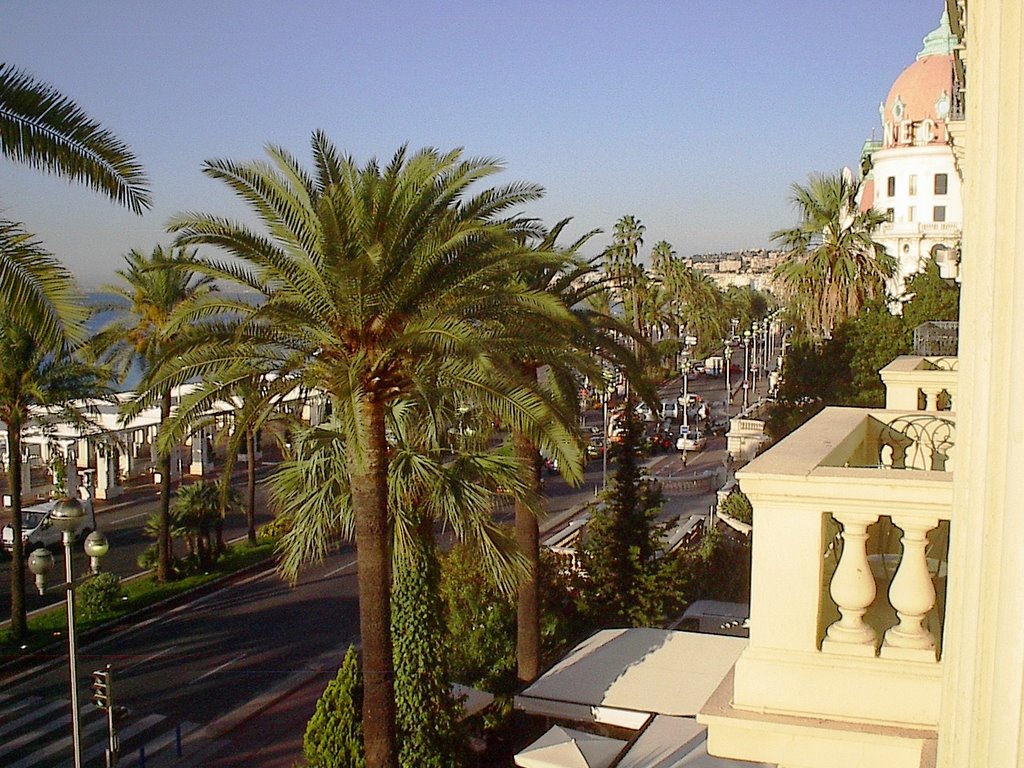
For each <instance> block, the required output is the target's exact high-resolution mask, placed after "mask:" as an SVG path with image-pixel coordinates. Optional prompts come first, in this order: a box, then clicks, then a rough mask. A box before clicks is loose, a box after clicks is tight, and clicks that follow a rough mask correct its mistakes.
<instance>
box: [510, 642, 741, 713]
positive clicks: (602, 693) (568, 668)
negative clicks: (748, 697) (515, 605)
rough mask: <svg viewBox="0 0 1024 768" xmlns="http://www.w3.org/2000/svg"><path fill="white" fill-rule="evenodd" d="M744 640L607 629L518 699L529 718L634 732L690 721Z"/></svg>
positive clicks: (725, 670)
mask: <svg viewBox="0 0 1024 768" xmlns="http://www.w3.org/2000/svg"><path fill="white" fill-rule="evenodd" d="M746 646H747V640H746V639H745V638H739V637H724V636H720V635H705V634H698V633H696V632H678V631H673V630H667V629H651V628H639V629H606V630H602V631H600V632H597V633H596V634H594V635H592V636H591V637H590V638H588V639H587V640H585V641H583V642H582V643H580V644H579V645H578V646H576V647H575V648H574V649H573V650H572V651H571V652H570V653H569V655H568V656H566V657H565V658H564V659H563V660H562V661H560V662H559V663H558V664H556V665H555V666H554V667H552V668H551V669H550V670H548V672H547V673H545V674H544V675H542V676H541V677H540V679H538V680H537V681H536V682H535V683H533V685H531V686H530V687H529V688H527V689H526V690H525V691H523V693H522V694H520V695H519V696H516V699H515V707H516V709H520V710H522V711H524V712H526V713H528V714H536V715H544V716H547V717H558V718H563V719H567V720H572V721H575V722H598V723H606V724H609V725H616V726H619V727H623V728H631V729H634V730H635V729H639V728H641V727H642V726H643V725H644V723H645V722H646V721H647V720H648V718H649V717H650V716H651V715H656V714H657V715H674V716H677V717H693V716H695V715H696V714H697V712H699V711H700V708H701V707H702V706H703V705H704V703H705V702H706V701H707V700H708V698H709V697H710V696H711V694H712V693H713V692H714V691H715V689H716V688H717V687H718V684H719V683H720V682H721V681H722V678H724V677H725V675H726V673H727V672H728V671H729V670H730V669H731V668H732V666H733V664H735V662H736V659H737V658H739V655H740V653H742V652H743V649H744V648H746Z"/></svg>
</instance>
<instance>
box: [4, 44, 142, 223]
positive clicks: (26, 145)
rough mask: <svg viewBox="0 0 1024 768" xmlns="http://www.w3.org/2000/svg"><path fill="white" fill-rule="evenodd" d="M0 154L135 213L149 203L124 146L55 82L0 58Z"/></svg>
mask: <svg viewBox="0 0 1024 768" xmlns="http://www.w3.org/2000/svg"><path fill="white" fill-rule="evenodd" d="M0 152H2V153H3V154H4V155H6V156H7V157H10V158H12V159H14V160H16V161H18V162H21V163H25V164H27V165H30V166H32V167H33V168H38V169H40V170H43V171H48V172H50V173H57V174H59V175H61V176H64V177H65V178H68V179H72V180H74V181H80V182H82V183H83V184H86V185H88V186H90V187H92V188H93V189H95V190H96V191H98V192H102V193H103V194H105V195H107V196H108V197H109V198H110V199H111V200H113V201H115V202H117V203H119V204H121V205H123V206H125V207H126V208H128V209H129V210H131V211H133V212H134V213H142V212H143V211H144V210H147V209H148V208H149V207H150V206H151V205H152V201H151V199H150V196H149V189H148V188H147V184H148V182H147V181H146V176H145V174H144V173H143V171H142V166H141V165H139V163H138V161H137V160H136V159H135V156H134V155H133V154H132V152H131V150H130V149H129V148H128V145H127V144H125V143H124V142H122V141H121V140H120V139H118V138H117V137H116V136H114V135H113V134H112V133H111V132H110V131H108V130H106V129H104V128H103V127H102V126H101V125H100V124H99V123H97V122H96V121H94V120H92V119H91V118H90V117H89V116H88V115H86V114H85V112H84V111H83V110H82V109H81V107H79V106H78V105H77V104H75V103H74V102H73V101H72V100H71V99H69V98H67V97H66V96H64V95H63V94H61V93H60V92H59V91H57V90H56V89H55V88H53V86H51V85H47V84H46V83H41V82H39V81H38V80H36V79H35V78H34V77H32V76H31V75H29V74H28V73H26V72H24V71H22V70H19V69H17V68H16V67H13V66H11V65H10V64H5V63H2V62H0Z"/></svg>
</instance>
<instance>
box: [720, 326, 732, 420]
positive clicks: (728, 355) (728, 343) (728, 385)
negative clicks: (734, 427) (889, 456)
mask: <svg viewBox="0 0 1024 768" xmlns="http://www.w3.org/2000/svg"><path fill="white" fill-rule="evenodd" d="M722 345H723V346H724V347H725V420H726V421H729V419H730V418H732V417H731V416H730V415H729V404H730V403H731V402H732V382H731V378H730V377H731V373H732V372H731V371H730V370H729V369H730V368H732V339H725V340H723V341H722Z"/></svg>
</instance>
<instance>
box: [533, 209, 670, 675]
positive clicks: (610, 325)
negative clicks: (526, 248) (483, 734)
mask: <svg viewBox="0 0 1024 768" xmlns="http://www.w3.org/2000/svg"><path fill="white" fill-rule="evenodd" d="M570 221H571V219H563V220H561V221H559V222H558V223H557V224H556V225H555V226H554V227H553V228H552V229H551V230H550V231H548V232H542V233H540V238H539V240H538V241H537V242H536V244H535V245H534V246H533V250H534V252H535V253H537V254H552V255H554V256H555V257H556V258H555V259H554V260H547V261H542V262H539V263H537V264H535V265H533V266H532V267H528V268H524V269H522V270H520V271H519V272H518V273H517V275H516V279H517V280H519V281H521V282H522V284H523V285H524V286H525V287H527V288H529V289H530V290H533V291H538V292H543V293H545V294H547V295H549V296H551V297H552V298H554V299H555V300H557V301H558V302H559V303H561V304H562V305H564V306H565V307H568V308H569V309H570V311H571V315H570V316H569V317H568V318H565V319H564V320H562V321H561V322H559V323H557V324H549V325H547V326H543V327H540V326H534V328H533V331H532V332H533V334H534V335H535V336H537V337H540V338H543V340H544V344H543V346H540V345H537V344H535V345H533V346H532V347H530V348H524V349H520V350H518V354H517V358H516V362H517V364H518V365H519V366H520V367H521V368H522V370H523V373H524V374H525V376H526V378H527V379H528V380H529V381H531V382H533V383H534V385H535V386H540V377H539V372H540V369H541V368H542V367H544V366H547V376H546V377H545V382H546V385H547V387H548V389H549V391H550V392H551V396H552V397H553V398H554V399H555V400H556V401H557V402H559V403H560V404H561V406H562V407H563V408H565V409H568V410H571V411H572V412H573V413H574V415H575V414H576V411H577V409H578V407H579V400H578V396H577V393H578V391H579V380H580V379H581V378H582V377H584V376H589V377H590V378H591V379H593V380H599V379H600V378H601V375H602V372H601V366H600V362H599V360H598V358H597V356H596V355H595V352H596V353H597V355H599V356H601V357H604V358H606V359H609V360H612V361H613V362H614V363H615V364H616V365H618V366H619V367H620V368H622V369H623V370H625V371H626V372H627V375H628V377H629V379H630V380H631V381H632V382H633V383H634V385H636V386H638V387H639V391H641V392H644V393H646V394H647V395H648V398H649V399H653V397H654V395H653V391H652V390H651V389H650V388H649V387H645V385H644V383H643V382H642V379H641V376H640V369H639V365H638V363H637V362H636V359H635V357H634V355H633V354H632V353H631V352H630V350H629V349H628V348H627V347H626V346H624V345H623V344H622V343H621V341H620V340H622V339H627V338H632V337H633V336H634V334H633V332H632V329H630V327H629V326H627V325H625V324H623V323H620V322H619V321H617V320H616V319H615V318H613V317H611V315H610V314H608V313H604V312H600V311H598V310H596V309H594V308H593V306H592V304H591V302H590V299H591V298H592V297H594V296H595V295H597V294H601V293H606V291H607V281H606V280H604V279H601V277H600V276H599V274H598V270H597V261H598V260H599V259H600V258H601V257H597V258H595V259H590V260H584V259H581V258H579V257H578V255H577V254H578V253H579V249H580V248H581V247H582V246H583V245H584V244H586V243H587V242H588V241H589V240H590V238H591V237H593V236H594V235H595V234H597V230H594V231H591V232H588V233H586V234H584V235H583V236H582V237H580V238H579V239H577V240H576V241H575V242H574V243H572V244H571V245H570V246H568V247H565V248H561V247H559V246H557V241H558V237H559V235H560V234H561V233H562V231H563V230H564V229H565V227H566V226H567V225H568V224H569V222H570ZM522 333H523V335H527V334H529V333H530V329H528V328H523V329H522ZM574 420H575V419H574ZM513 445H514V452H515V455H516V456H517V457H518V459H519V461H520V464H521V466H522V467H523V469H524V470H525V475H524V478H523V481H524V483H525V484H526V486H527V488H528V489H529V490H530V492H531V496H530V497H532V496H539V495H540V490H541V489H540V452H539V450H538V446H537V444H536V443H535V442H533V441H532V440H531V439H530V437H529V435H526V434H521V433H518V432H517V433H515V434H514V435H513ZM530 497H527V498H524V499H522V500H517V501H516V503H515V526H516V542H517V544H518V547H519V551H520V552H521V553H522V554H523V555H525V557H526V559H527V566H528V567H527V572H526V574H525V575H524V577H523V578H522V580H521V581H520V582H519V586H518V591H517V599H516V614H517V620H516V660H517V668H518V675H519V679H520V680H521V681H522V682H532V681H533V680H536V679H537V676H538V675H539V674H540V582H539V580H538V574H539V570H540V530H539V526H538V522H537V516H536V513H535V511H534V509H533V507H532V505H531V504H530V503H529V501H528V499H529V498H530Z"/></svg>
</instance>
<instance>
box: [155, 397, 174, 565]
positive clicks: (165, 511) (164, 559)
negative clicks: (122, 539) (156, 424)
mask: <svg viewBox="0 0 1024 768" xmlns="http://www.w3.org/2000/svg"><path fill="white" fill-rule="evenodd" d="M170 417H171V390H170V389H167V390H164V392H163V394H162V395H161V396H160V425H161V427H162V426H163V425H164V424H165V423H166V422H167V419H169V418H170ZM171 453H172V449H171V448H170V447H167V448H165V449H164V450H162V451H160V454H159V460H158V463H159V466H160V510H159V515H160V528H159V531H158V533H157V539H156V580H157V581H159V582H161V583H163V582H166V581H169V580H170V578H171V522H170V521H171Z"/></svg>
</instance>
